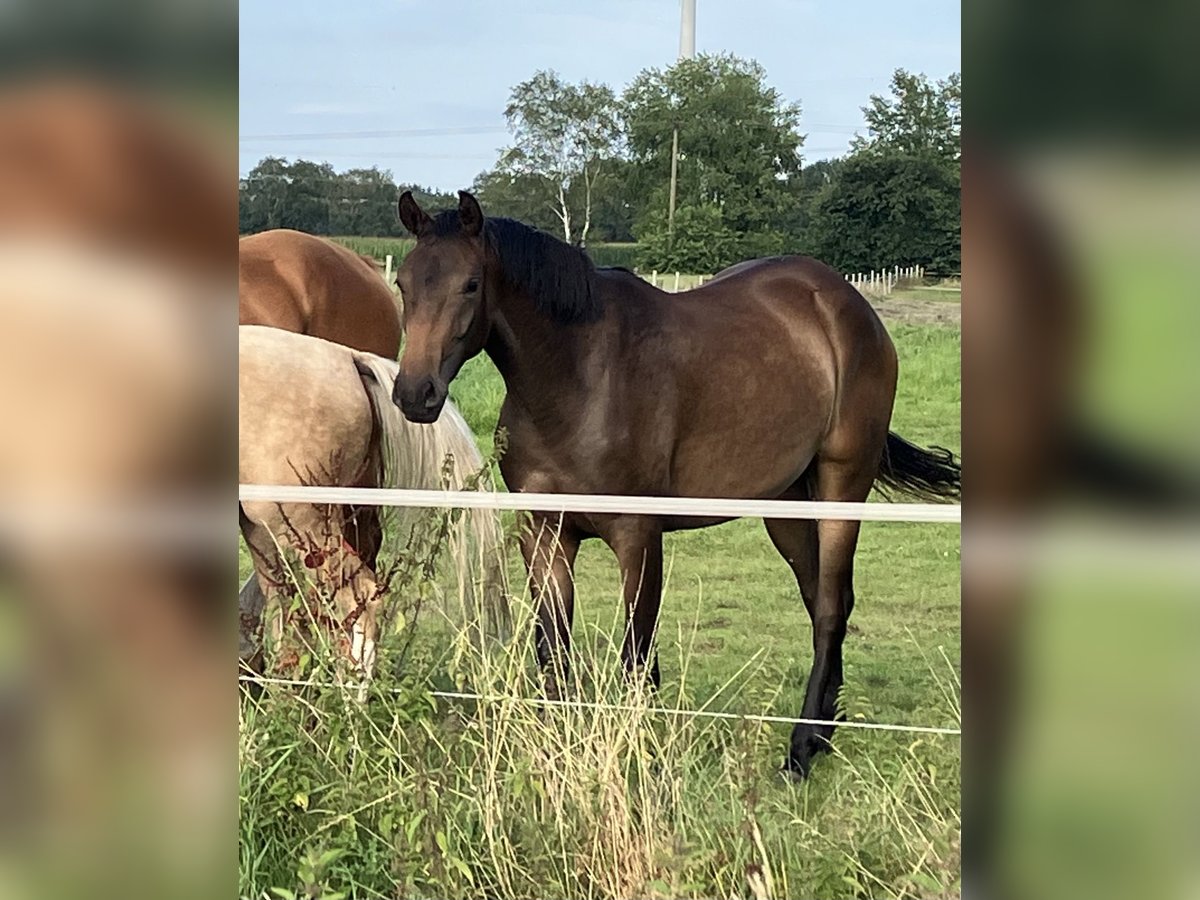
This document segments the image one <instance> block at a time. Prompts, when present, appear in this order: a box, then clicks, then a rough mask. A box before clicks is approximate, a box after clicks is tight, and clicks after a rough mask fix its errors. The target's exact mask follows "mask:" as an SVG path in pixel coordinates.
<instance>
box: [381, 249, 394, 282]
mask: <svg viewBox="0 0 1200 900" xmlns="http://www.w3.org/2000/svg"><path fill="white" fill-rule="evenodd" d="M383 280H384V281H386V282H387V283H388V284H389V285H391V283H392V254H390V253H389V254H388V255H387V261H386V262H385V263H384V269H383Z"/></svg>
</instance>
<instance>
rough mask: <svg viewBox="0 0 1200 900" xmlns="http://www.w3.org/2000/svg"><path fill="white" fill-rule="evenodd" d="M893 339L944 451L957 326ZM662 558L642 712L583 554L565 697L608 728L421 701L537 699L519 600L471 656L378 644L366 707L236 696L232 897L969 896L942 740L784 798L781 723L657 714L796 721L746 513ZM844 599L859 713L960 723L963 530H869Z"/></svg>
mask: <svg viewBox="0 0 1200 900" xmlns="http://www.w3.org/2000/svg"><path fill="white" fill-rule="evenodd" d="M939 299H941V298H939ZM889 329H890V330H891V332H892V334H893V337H894V338H895V340H896V344H897V347H898V350H899V353H900V359H901V370H900V386H899V396H898V398H897V404H896V413H895V416H894V420H893V428H894V429H895V430H897V431H899V432H900V433H902V434H903V435H904V436H906V437H908V438H909V439H911V440H914V441H916V442H919V443H922V444H929V443H939V444H943V445H945V446H948V447H951V448H953V449H955V450H957V449H958V446H959V346H960V340H959V331H958V329H957V328H952V327H945V326H916V325H905V324H901V323H889ZM451 394H452V397H453V399H454V401H455V402H456V403H457V404H458V406H459V408H460V409H461V410H462V412H463V414H464V416H465V417H466V419H467V421H468V423H469V424H470V425H471V427H472V429H473V431H474V432H475V435H476V437H477V438H478V441H479V444H480V446H481V448H482V449H483V451H484V452H485V454H487V453H489V452H490V451H491V450H492V440H493V439H492V434H493V431H494V428H495V423H496V418H497V415H498V411H499V405H500V401H501V400H502V398H503V385H502V383H501V382H500V379H499V376H498V375H497V373H496V372H495V370H494V368H493V367H492V366H491V363H490V362H489V361H488V360H486V359H484V358H479V359H475V360H472V361H471V362H470V363H468V365H467V366H466V367H465V368H464V370H463V372H462V373H461V375H460V376H459V378H458V379H456V380H455V382H454V383H453V385H452V386H451ZM510 556H511V557H512V569H513V571H514V572H518V573H519V571H520V565H519V558H518V554H517V553H516V552H515V550H513V551H512V552H511V553H510ZM665 567H666V570H667V573H668V574H667V583H666V587H665V591H664V598H663V604H662V617H661V621H660V626H659V646H660V659H661V665H662V676H663V688H662V690H661V692H660V693H659V694H658V695H657V696H647V695H646V694H645V692H643V691H641V690H638V689H635V688H632V687H630V686H627V685H626V684H625V683H624V681H623V679H622V678H621V676H620V672H619V669H620V664H619V662H618V658H617V652H618V651H617V641H618V638H619V634H620V628H621V625H622V622H621V618H620V617H621V612H620V609H621V603H620V584H619V580H618V574H617V568H616V564H615V561H614V560H613V558H612V556H611V554H610V553H609V552H608V550H607V549H606V548H605V547H604V546H603V545H602V544H600V543H599V542H597V541H589V542H587V543H585V545H584V548H583V550H582V551H581V553H580V556H579V561H578V564H577V568H576V581H577V599H576V620H575V626H574V637H575V642H576V644H575V662H576V666H577V669H578V672H579V675H578V678H579V684H578V685H577V687H576V691H575V694H574V696H575V697H577V698H578V699H582V700H603V701H606V702H611V703H614V704H618V705H620V706H621V709H618V710H597V709H592V708H573V707H567V708H554V709H545V708H537V707H533V706H529V705H523V704H518V703H509V702H503V701H494V702H492V701H489V702H483V703H478V704H476V703H473V702H470V701H462V700H449V699H444V698H437V697H433V696H431V695H430V693H429V691H430V689H431V688H433V689H441V690H447V689H448V690H456V689H461V690H468V691H478V692H480V693H484V694H499V693H503V694H505V695H516V696H523V697H528V698H536V697H537V696H538V686H537V680H536V678H535V677H534V675H535V670H534V666H533V662H532V653H531V647H530V646H529V645H530V643H531V641H530V640H529V629H530V619H529V610H528V604H527V603H525V602H521V601H518V602H517V604H516V609H517V616H516V627H515V630H514V639H513V641H512V642H511V644H509V645H507V646H503V647H498V648H497V647H491V648H489V649H487V650H481V649H479V648H478V647H475V646H473V645H471V644H470V642H469V641H467V640H466V639H465V638H464V637H463V636H462V634H461V633H460V632H459V631H458V630H456V629H454V628H452V627H450V626H448V625H447V624H446V623H445V622H444V621H442V620H439V619H438V617H436V616H423V617H421V618H418V619H417V624H416V625H415V626H410V627H409V628H408V629H406V631H407V632H408V633H406V634H404V635H401V634H395V635H392V636H391V637H390V638H389V641H388V644H387V646H385V647H384V648H383V649H382V651H381V657H380V660H381V661H380V674H379V677H378V679H377V681H376V683H375V684H374V685H373V687H372V696H371V699H370V702H369V703H367V704H366V705H365V706H359V705H357V704H355V703H353V702H352V701H351V700H350V699H349V698H348V696H347V695H346V694H345V693H344V692H343V691H341V690H338V689H333V688H306V689H303V690H299V691H291V690H271V691H268V692H267V693H266V694H265V695H264V697H263V698H262V699H261V700H259V701H257V702H253V703H252V702H249V701H247V702H244V703H243V706H242V732H241V746H240V761H241V836H242V841H241V870H240V871H241V886H240V889H241V893H242V895H243V896H245V897H252V898H255V900H258V898H261V897H283V898H291V897H323V898H334V897H528V898H548V897H572V898H574V897H587V898H592V897H595V898H602V897H603V898H608V897H648V898H667V897H697V898H699V897H722V898H728V897H755V898H761V897H778V898H784V897H786V898H805V897H820V898H833V897H952V896H958V895H959V893H960V887H961V886H960V882H959V856H960V848H959V824H960V816H959V785H960V778H959V757H960V754H959V750H960V748H959V739H958V738H957V737H955V736H938V735H916V734H910V733H894V732H876V731H864V730H858V729H851V728H842V729H840V730H839V732H838V734H837V737H836V739H835V744H836V748H835V752H834V753H833V754H832V755H830V756H827V757H824V758H822V759H821V760H819V761H818V763H817V764H816V765H815V766H814V769H813V775H812V778H811V779H810V780H809V781H808V782H806V783H804V784H794V783H792V782H790V781H787V780H785V779H783V778H782V777H781V776H780V775H779V774H778V767H779V765H780V763H781V762H782V760H783V754H784V750H785V747H786V743H787V737H788V734H789V731H790V728H789V726H788V725H786V724H775V723H769V724H764V723H758V722H747V721H724V720H699V719H690V718H688V717H685V716H679V715H671V714H662V713H661V712H660V713H655V712H653V710H654V709H656V708H667V709H671V708H684V707H686V708H689V709H700V708H704V709H709V710H724V711H731V712H742V713H756V714H770V715H779V716H788V715H795V714H797V713H798V711H799V709H800V706H801V702H802V696H803V694H802V692H803V687H804V680H805V678H806V676H807V673H808V668H809V666H810V664H811V658H812V654H811V643H810V642H811V629H810V627H809V622H808V618H807V615H806V613H805V611H804V607H803V605H802V603H801V602H800V598H799V594H798V591H797V589H796V585H795V582H794V580H793V578H792V575H791V573H790V571H789V569H788V567H787V566H786V565H785V564H784V563H783V561H782V560H781V559H780V558H779V556H778V554H777V553H776V552H775V550H774V549H773V548H772V546H771V544H770V542H769V540H768V538H767V536H766V532H765V530H764V529H763V527H762V524H761V522H759V521H757V520H752V521H751V520H747V521H737V522H732V523H728V524H726V525H722V526H718V527H715V528H710V529H705V530H700V531H693V532H687V533H682V534H676V535H669V536H668V537H667V539H666V563H665ZM242 568H243V572H247V573H248V571H249V561H248V559H247V558H246V555H245V551H244V549H243V551H242ZM514 585H517V586H518V587H519V586H520V581H519V579H518V580H514ZM855 586H856V593H857V598H858V602H857V605H856V607H855V612H854V616H853V618H852V619H851V623H850V634H849V635H848V637H847V641H846V686H845V689H844V692H843V706H844V708H845V711H846V713H847V716H848V718H849V719H851V720H856V719H857V720H860V721H876V722H889V723H907V724H921V725H933V726H948V727H958V725H959V724H960V713H959V707H958V696H959V691H958V683H959V682H958V672H959V662H960V658H959V532H958V529H957V527H953V526H945V525H917V524H885V523H866V524H865V525H864V526H863V532H862V537H861V539H860V544H859V551H858V556H857V567H856V578H855ZM408 589H410V590H413V591H418V592H423V593H432V592H436V585H413V586H411V587H410V588H408ZM413 632H415V634H414V633H413Z"/></svg>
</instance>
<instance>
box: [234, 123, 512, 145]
mask: <svg viewBox="0 0 1200 900" xmlns="http://www.w3.org/2000/svg"><path fill="white" fill-rule="evenodd" d="M507 130H508V128H507V127H505V126H504V125H452V126H448V127H444V128H398V129H391V130H385V131H305V132H296V133H293V134H243V135H239V136H238V141H326V140H328V141H340V140H346V141H355V140H362V139H370V138H404V137H450V136H452V135H459V134H498V133H502V132H505V131H507Z"/></svg>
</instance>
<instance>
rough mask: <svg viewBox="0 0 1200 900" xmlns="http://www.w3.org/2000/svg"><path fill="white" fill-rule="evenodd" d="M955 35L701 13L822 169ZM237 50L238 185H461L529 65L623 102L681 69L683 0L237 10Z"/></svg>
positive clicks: (914, 21)
mask: <svg viewBox="0 0 1200 900" xmlns="http://www.w3.org/2000/svg"><path fill="white" fill-rule="evenodd" d="M959 30H960V13H959V2H958V0H921V2H901V0H894V2H886V0H883V2H876V0H870V2H866V0H860V2H855V0H841V2H837V0H830V2H821V0H697V15H696V50H697V52H698V53H703V52H724V51H727V52H731V53H735V54H737V55H739V56H745V57H752V58H754V59H757V60H758V61H759V62H760V63H762V64H763V66H765V67H766V70H767V78H768V81H769V82H770V84H771V85H772V86H773V87H775V88H776V89H777V90H779V91H780V92H781V93H782V94H783V95H784V96H785V97H786V98H787V99H788V100H791V101H796V102H799V103H800V105H801V108H802V117H801V129H800V130H801V132H803V133H805V134H807V135H808V138H807V140H806V142H805V147H806V149H805V151H804V156H805V158H806V159H808V160H815V159H822V158H826V157H829V156H838V155H841V154H842V153H843V152H845V149H846V146H847V144H848V143H849V141H850V139H851V138H852V137H853V135H854V133H855V131H856V130H862V128H863V121H862V111H861V109H860V107H862V106H863V104H865V103H866V102H867V98H868V96H869V95H870V94H872V93H885V92H886V90H887V85H888V80H889V77H890V75H891V73H892V71H893V70H894V69H896V68H898V67H903V68H906V69H909V70H911V71H918V72H925V73H926V74H928V75H930V76H931V77H934V78H944V77H945V76H946V75H948V74H949V73H950V72H954V71H959V70H960V69H961V67H962V64H961V55H960V48H959ZM240 45H241V50H240V53H241V89H240V108H241V111H240V119H241V135H242V137H241V140H240V148H239V149H240V156H239V164H240V169H241V171H242V172H243V173H245V172H247V171H249V170H250V168H251V167H253V166H254V164H255V163H257V162H258V160H259V159H261V158H262V157H263V156H267V155H274V156H286V157H288V158H289V159H295V158H297V157H303V158H306V159H314V160H318V161H326V162H329V163H332V164H333V166H334V167H335V168H337V169H338V170H339V171H340V170H342V169H346V168H350V167H357V166H364V167H365V166H371V165H378V166H379V167H380V168H384V169H390V170H391V171H392V173H393V175H394V176H395V178H396V179H397V181H401V182H410V183H417V184H423V185H430V186H432V187H436V188H441V189H443V190H453V189H457V188H461V187H466V186H468V185H469V184H470V182H471V180H472V179H473V178H474V177H475V175H476V174H477V173H478V172H480V171H482V170H483V169H486V168H489V167H490V165H491V164H492V162H493V161H494V160H495V158H496V153H497V151H498V150H499V149H500V148H501V147H502V146H504V144H505V142H506V140H507V133H506V132H505V130H504V114H503V110H504V105H505V102H506V101H507V98H508V93H509V90H510V88H511V87H512V85H514V84H516V83H517V82H519V81H522V80H524V79H525V78H528V77H529V76H530V75H531V74H532V73H533V72H534V71H535V70H537V69H547V68H548V69H556V70H557V71H558V72H559V73H561V74H562V75H563V76H564V77H565V78H567V79H569V80H571V81H578V80H580V79H584V78H586V79H588V80H591V81H603V82H607V83H608V84H611V85H612V86H613V87H614V88H617V89H618V90H620V89H621V88H623V87H624V86H625V85H626V84H628V83H629V81H630V80H631V79H632V78H633V77H634V76H635V75H636V74H637V73H638V72H639V71H641V70H642V69H643V68H645V67H647V66H664V65H669V64H670V63H671V62H673V61H674V59H675V58H676V56H677V54H678V50H679V0H507V2H505V0H490V2H489V0H378V2H366V0H286V2H285V0H270V2H269V0H243V2H242V3H241V25H240ZM422 130H429V131H433V132H436V133H434V134H420V133H419V132H420V131H422ZM372 131H383V132H418V133H416V134H413V133H408V134H394V133H393V134H387V135H382V136H377V137H362V136H359V134H358V133H361V132H372ZM335 134H341V135H346V134H350V135H352V136H349V137H344V136H332V135H335ZM310 135H319V136H317V137H310Z"/></svg>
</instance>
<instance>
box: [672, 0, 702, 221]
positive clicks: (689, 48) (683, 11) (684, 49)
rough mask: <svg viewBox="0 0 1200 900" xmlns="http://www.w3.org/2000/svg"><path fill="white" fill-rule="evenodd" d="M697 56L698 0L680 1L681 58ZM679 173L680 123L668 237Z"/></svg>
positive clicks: (674, 151) (674, 132) (674, 141)
mask: <svg viewBox="0 0 1200 900" xmlns="http://www.w3.org/2000/svg"><path fill="white" fill-rule="evenodd" d="M695 56H696V0H680V2H679V58H680V59H692V58H694V57H695ZM678 175H679V125H678V124H676V125H675V126H674V127H673V128H672V130H671V193H670V199H669V200H668V201H667V237H668V239H669V238H670V237H672V236H673V235H674V234H675V186H676V183H677V181H678Z"/></svg>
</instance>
